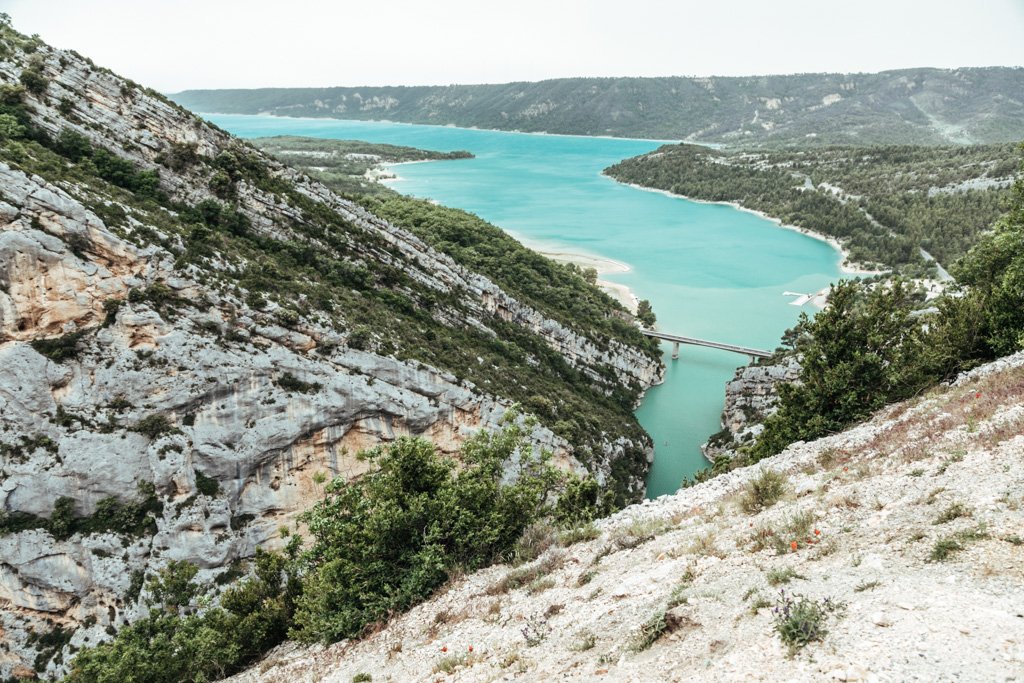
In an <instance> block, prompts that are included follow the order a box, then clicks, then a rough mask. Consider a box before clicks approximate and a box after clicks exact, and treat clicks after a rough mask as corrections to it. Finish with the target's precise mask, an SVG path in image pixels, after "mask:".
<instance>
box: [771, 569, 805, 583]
mask: <svg viewBox="0 0 1024 683" xmlns="http://www.w3.org/2000/svg"><path fill="white" fill-rule="evenodd" d="M806 578H807V577H806V576H804V575H803V574H800V573H799V572H797V571H796V570H795V569H793V568H792V567H781V568H779V569H773V570H771V571H770V572H768V575H767V576H766V577H765V579H766V580H767V581H768V585H769V586H781V585H782V584H784V583H789V582H790V581H792V580H793V579H806Z"/></svg>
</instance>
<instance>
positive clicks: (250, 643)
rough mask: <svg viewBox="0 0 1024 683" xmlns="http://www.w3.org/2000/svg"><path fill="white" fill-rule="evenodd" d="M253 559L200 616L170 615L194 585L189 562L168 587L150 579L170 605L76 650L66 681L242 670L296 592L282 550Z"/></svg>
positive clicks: (154, 681) (284, 618)
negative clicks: (249, 570)
mask: <svg viewBox="0 0 1024 683" xmlns="http://www.w3.org/2000/svg"><path fill="white" fill-rule="evenodd" d="M255 564H256V569H255V573H254V575H253V576H252V577H251V578H249V579H246V580H244V581H243V582H242V583H240V584H238V585H236V586H234V587H232V588H229V589H228V590H226V591H225V592H224V594H223V595H222V596H221V600H220V607H214V608H212V609H209V610H207V611H206V612H204V613H203V614H201V615H183V614H179V613H177V612H176V610H177V608H178V607H179V606H180V604H181V603H185V602H186V600H187V601H191V600H192V599H193V597H194V596H195V595H196V594H197V592H198V591H199V590H200V588H199V587H198V586H196V585H195V584H194V583H193V582H192V576H190V574H192V575H193V576H194V573H193V572H192V568H191V567H190V566H189V565H188V563H178V564H176V565H175V568H174V570H173V571H171V572H170V573H169V578H170V579H172V581H171V583H172V586H171V587H170V592H168V586H167V585H166V581H165V580H164V579H155V580H154V582H152V583H151V587H153V588H156V590H157V591H159V592H160V596H161V599H168V600H170V602H169V603H168V604H169V605H171V604H173V606H172V609H171V610H153V611H151V612H150V613H149V616H147V617H145V618H143V619H141V620H139V621H137V622H135V623H134V624H131V625H130V626H126V627H124V628H122V629H121V630H120V631H119V632H118V633H117V636H116V637H115V638H114V639H113V640H111V641H109V642H106V643H102V644H100V645H97V646H95V647H87V648H83V649H82V650H81V651H80V652H79V653H78V656H77V657H76V658H75V660H74V662H72V665H71V672H70V674H69V675H68V677H67V679H66V681H67V683H110V682H112V681H134V682H136V683H171V682H174V683H177V682H181V683H199V682H200V681H212V680H220V679H222V678H224V677H226V676H230V675H232V674H234V673H236V672H238V671H240V670H242V669H244V668H245V667H246V666H247V665H248V664H249V663H251V662H252V661H253V660H254V659H256V658H257V657H258V656H259V655H261V654H262V653H264V652H266V651H267V650H268V649H270V648H271V647H273V646H274V645H277V644H278V643H280V642H281V641H282V640H284V637H285V633H286V630H287V623H288V620H289V618H290V615H291V609H292V603H293V599H294V596H295V594H296V591H297V590H298V584H297V582H296V580H295V579H294V578H293V577H292V575H291V574H289V573H288V571H287V565H288V561H287V560H286V559H285V558H284V557H282V556H281V555H276V554H271V553H266V552H263V551H261V550H257V552H256V559H255ZM192 567H194V565H193V566H192ZM165 578H168V577H165ZM186 604H187V603H186Z"/></svg>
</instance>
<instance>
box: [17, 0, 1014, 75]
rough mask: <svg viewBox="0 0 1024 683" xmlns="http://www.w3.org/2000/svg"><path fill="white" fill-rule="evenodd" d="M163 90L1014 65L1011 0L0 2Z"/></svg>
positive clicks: (32, 29) (29, 27)
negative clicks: (840, 0)
mask: <svg viewBox="0 0 1024 683" xmlns="http://www.w3.org/2000/svg"><path fill="white" fill-rule="evenodd" d="M0 11H4V12H7V13H8V14H10V15H11V17H12V19H13V21H14V26H15V28H17V29H18V30H20V31H22V32H23V33H39V34H40V35H41V36H42V37H43V39H44V40H46V41H47V42H49V43H51V44H53V45H56V46H58V47H64V48H73V49H76V50H78V51H79V52H81V53H82V54H84V55H87V56H90V57H92V58H93V59H94V60H95V61H96V62H97V63H99V64H102V65H104V66H108V67H110V68H112V69H114V70H115V71H117V72H119V73H121V74H123V75H125V76H128V77H130V78H132V79H134V80H136V81H139V82H141V83H144V84H146V85H149V86H152V87H155V88H157V89H159V90H163V91H165V92H173V91H177V90H182V89H185V88H217V87H260V86H329V85H417V84H447V83H497V82H506V81H514V80H539V79H544V78H555V77H561V76H634V75H635V76H667V75H727V76H728V75H748V74H764V73H794V72H808V71H880V70H883V69H894V68H903V67H912V66H941V67H955V66H996V65H1001V66H1021V65H1024V0H844V1H843V2H837V1H834V0H700V1H693V0H674V1H673V0H590V1H585V0H506V1H504V2H493V1H492V2H488V0H361V1H358V2H357V1H352V0H334V1H333V2H331V1H327V0H0Z"/></svg>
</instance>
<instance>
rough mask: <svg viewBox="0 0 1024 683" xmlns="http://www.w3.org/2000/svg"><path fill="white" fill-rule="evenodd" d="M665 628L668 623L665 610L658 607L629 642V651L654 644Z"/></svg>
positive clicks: (640, 649) (639, 650)
mask: <svg viewBox="0 0 1024 683" xmlns="http://www.w3.org/2000/svg"><path fill="white" fill-rule="evenodd" d="M667 630H668V623H667V622H666V621H665V610H664V609H660V610H658V611H657V612H655V613H654V614H652V615H651V616H650V617H649V618H648V619H647V621H645V622H644V623H643V624H641V626H640V628H639V630H638V631H637V632H636V634H635V635H634V636H633V639H632V640H631V641H630V643H629V649H630V651H631V652H643V651H644V650H646V649H647V648H649V647H650V646H651V645H654V643H655V642H657V640H658V638H661V636H662V635H664V633H665V631H667Z"/></svg>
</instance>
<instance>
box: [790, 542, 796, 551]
mask: <svg viewBox="0 0 1024 683" xmlns="http://www.w3.org/2000/svg"><path fill="white" fill-rule="evenodd" d="M789 547H790V548H792V549H793V552H796V541H793V542H792V543H790V544H789Z"/></svg>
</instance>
